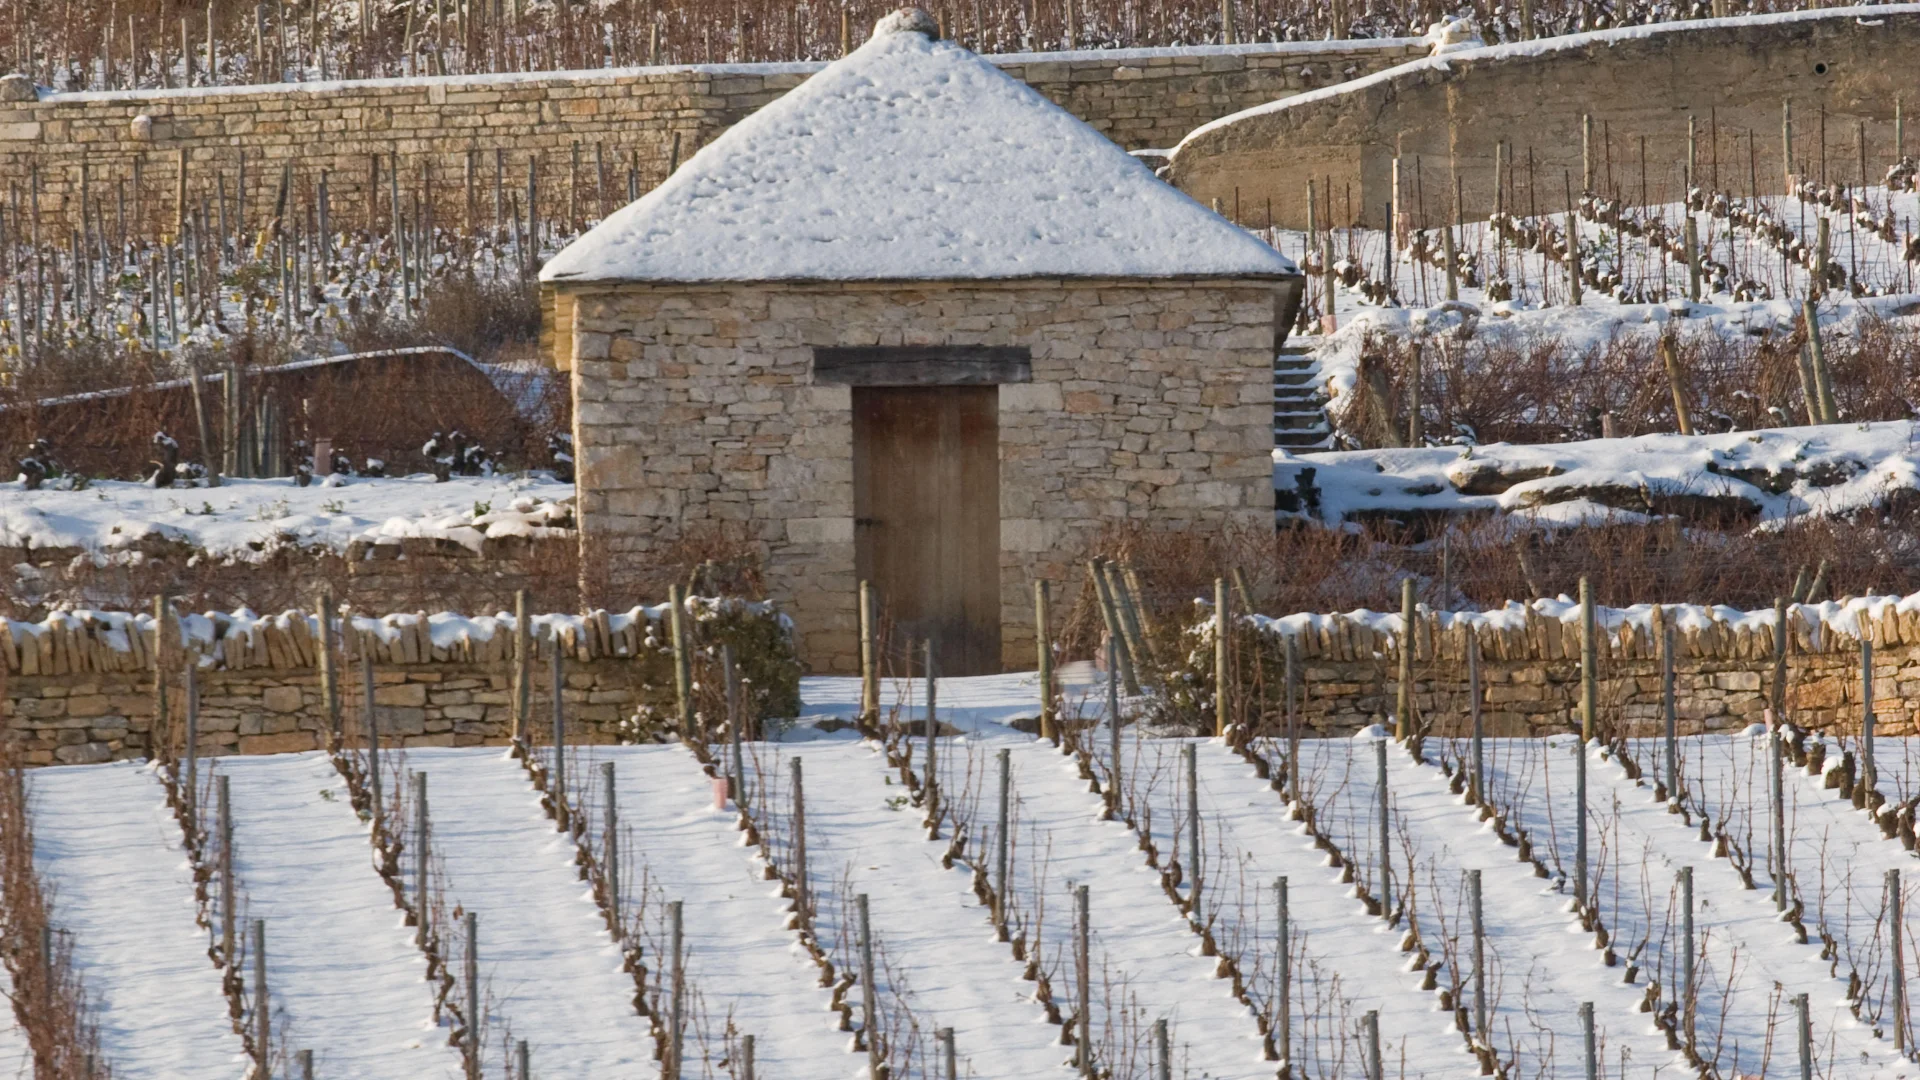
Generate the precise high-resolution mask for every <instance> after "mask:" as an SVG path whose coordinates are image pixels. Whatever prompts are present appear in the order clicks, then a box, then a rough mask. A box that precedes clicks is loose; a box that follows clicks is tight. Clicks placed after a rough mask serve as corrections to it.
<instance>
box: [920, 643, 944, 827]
mask: <svg viewBox="0 0 1920 1080" xmlns="http://www.w3.org/2000/svg"><path fill="white" fill-rule="evenodd" d="M933 650H934V646H933V639H932V638H928V639H927V640H926V643H925V655H926V664H927V715H926V739H927V781H926V785H925V789H924V790H925V791H926V793H927V794H926V799H925V800H924V801H925V802H926V806H927V828H928V830H929V831H930V832H931V833H932V834H933V835H934V836H939V835H940V762H939V760H938V758H937V756H936V755H937V754H938V752H939V740H938V735H939V733H940V721H939V719H938V717H937V714H936V712H935V710H936V709H937V708H938V706H937V704H936V703H935V700H934V698H935V692H936V689H937V684H936V683H935V679H936V677H937V673H936V672H935V671H934V659H933Z"/></svg>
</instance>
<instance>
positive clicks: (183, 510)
mask: <svg viewBox="0 0 1920 1080" xmlns="http://www.w3.org/2000/svg"><path fill="white" fill-rule="evenodd" d="M8 486H9V487H12V486H14V485H8ZM572 499H573V485H572V484H562V483H558V482H556V481H555V480H553V478H552V477H550V476H548V475H546V474H542V473H532V474H523V475H501V476H486V477H455V478H453V479H451V480H449V481H447V482H446V483H443V484H441V483H435V482H434V480H433V477H432V476H430V475H427V474H425V473H422V474H420V475H417V476H407V477H394V478H390V479H366V478H360V477H353V478H347V477H334V478H329V479H327V480H320V481H316V482H315V483H313V484H312V485H311V486H308V487H304V488H303V487H298V486H296V485H295V484H294V482H293V481H292V480H291V479H278V480H236V479H227V480H223V481H222V482H221V484H220V486H219V487H217V488H206V487H194V488H152V487H148V486H147V485H145V484H139V483H132V482H128V481H117V480H98V481H94V482H92V483H90V484H88V485H87V486H86V487H85V488H83V489H82V490H79V491H74V490H70V489H64V488H62V489H56V487H55V484H54V483H49V485H48V487H46V488H43V489H41V490H39V491H21V490H17V489H16V490H12V491H8V492H7V494H6V497H5V498H4V499H0V547H28V548H80V549H83V550H85V551H89V552H94V553H104V554H111V553H114V552H121V551H127V552H132V551H137V550H139V549H142V548H143V547H150V546H153V545H159V546H161V547H165V546H168V545H170V544H176V543H177V544H178V545H180V546H182V547H185V548H187V549H190V550H199V551H204V552H206V553H207V554H209V555H212V556H214V557H217V558H233V559H240V560H247V559H259V558H263V557H264V556H265V555H266V554H267V553H269V552H273V551H278V550H282V549H285V548H289V547H292V548H327V549H331V550H335V551H345V550H346V549H347V547H348V546H349V545H350V544H352V543H353V542H354V541H355V540H362V541H366V542H368V543H382V542H387V543H397V542H399V541H400V540H401V539H403V538H406V537H434V538H440V539H447V540H452V541H454V542H456V543H459V544H462V545H465V546H466V547H469V548H472V549H474V550H476V551H477V550H479V548H480V545H481V543H482V542H483V540H484V539H485V538H486V537H489V536H536V537H537V536H541V535H546V533H545V530H549V529H553V528H556V527H559V526H563V525H564V526H571V524H572V501H571V500H572Z"/></svg>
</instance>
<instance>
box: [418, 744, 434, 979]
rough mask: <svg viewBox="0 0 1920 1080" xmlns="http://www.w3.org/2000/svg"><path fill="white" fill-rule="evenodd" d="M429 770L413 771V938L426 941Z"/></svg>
mask: <svg viewBox="0 0 1920 1080" xmlns="http://www.w3.org/2000/svg"><path fill="white" fill-rule="evenodd" d="M428 822H429V818H428V812H427V774H426V773H423V772H417V773H414V774H413V904H414V907H413V915H414V923H413V941H414V944H416V945H421V946H424V945H426V943H427V936H428V935H427V918H428V911H429V905H428V900H427V892H428V890H427V874H428V871H429V869H430V868H431V867H432V865H433V863H432V855H431V851H432V848H431V841H429V840H428V839H427V828H428Z"/></svg>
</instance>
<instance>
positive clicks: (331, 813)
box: [212, 753, 461, 1080]
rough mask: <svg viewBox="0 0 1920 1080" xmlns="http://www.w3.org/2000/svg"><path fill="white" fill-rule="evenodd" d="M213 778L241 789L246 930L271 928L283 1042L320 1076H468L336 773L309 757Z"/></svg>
mask: <svg viewBox="0 0 1920 1080" xmlns="http://www.w3.org/2000/svg"><path fill="white" fill-rule="evenodd" d="M212 767H213V768H214V769H215V770H217V773H218V774H219V775H224V776H226V777H227V778H228V783H229V784H230V785H231V789H232V790H231V798H232V801H233V831H234V844H233V849H234V868H235V875H234V876H235V880H236V882H237V887H238V889H239V892H240V895H239V897H238V902H237V903H236V905H235V911H236V913H237V914H238V916H239V917H240V930H241V932H242V933H247V932H248V931H247V930H246V927H247V926H249V925H250V924H251V921H252V920H254V919H262V920H265V922H266V931H267V987H268V990H269V993H270V994H271V995H272V999H273V1024H274V1030H275V1032H276V1034H277V1037H278V1038H279V1039H283V1040H284V1041H285V1042H286V1044H287V1045H288V1046H290V1047H294V1048H296V1049H310V1050H312V1051H313V1057H314V1072H315V1074H316V1075H322V1076H353V1077H363V1078H366V1080H381V1078H391V1080H426V1078H439V1077H447V1078H455V1077H458V1076H460V1075H461V1062H460V1055H459V1052H458V1051H457V1050H455V1049H453V1048H452V1047H451V1046H450V1045H449V1043H448V1038H447V1036H448V1030H447V1029H445V1028H441V1027H439V1026H437V1025H436V1024H435V1023H434V1020H433V988H432V986H431V984H429V983H428V982H427V962H426V958H425V957H424V956H423V955H422V954H421V952H420V950H419V948H418V947H416V946H415V945H414V943H413V940H412V934H413V931H412V930H411V929H409V928H407V927H406V926H404V925H403V923H404V921H405V918H406V916H405V913H403V912H402V911H400V910H399V909H398V908H397V907H395V906H394V902H393V893H392V891H391V890H390V889H388V888H387V886H386V884H385V883H384V882H383V881H381V880H380V876H379V874H378V872H377V871H376V870H375V868H374V865H373V864H374V855H373V847H372V844H371V843H370V842H369V837H368V826H367V825H365V824H363V823H362V822H361V821H360V819H359V818H358V816H356V815H355V813H354V810H353V806H352V803H351V801H350V800H349V799H348V797H347V787H346V783H345V782H344V781H343V780H342V779H341V778H340V774H339V773H338V772H336V771H335V770H334V767H333V763H332V762H331V761H329V760H328V758H327V757H326V755H325V754H321V753H307V754H298V755H290V756H275V757H225V758H218V759H214V761H213V762H212ZM249 940H250V939H249ZM249 963H251V961H249ZM248 970H249V971H251V968H249V969H248Z"/></svg>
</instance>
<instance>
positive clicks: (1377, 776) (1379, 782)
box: [1373, 739, 1393, 921]
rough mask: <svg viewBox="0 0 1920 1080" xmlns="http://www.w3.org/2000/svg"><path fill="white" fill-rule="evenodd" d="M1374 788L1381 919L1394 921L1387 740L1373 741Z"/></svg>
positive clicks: (1391, 828) (1391, 826)
mask: <svg viewBox="0 0 1920 1080" xmlns="http://www.w3.org/2000/svg"><path fill="white" fill-rule="evenodd" d="M1373 764H1374V776H1373V786H1374V790H1375V792H1376V794H1377V795H1378V796H1379V799H1378V802H1379V812H1380V880H1379V882H1377V885H1378V887H1379V893H1380V896H1379V900H1380V917H1381V918H1383V919H1387V920H1389V921H1391V920H1392V919H1393V900H1392V897H1393V817H1392V808H1391V807H1390V806H1389V805H1388V796H1389V793H1388V790H1387V740H1385V739H1375V740H1374V741H1373Z"/></svg>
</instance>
